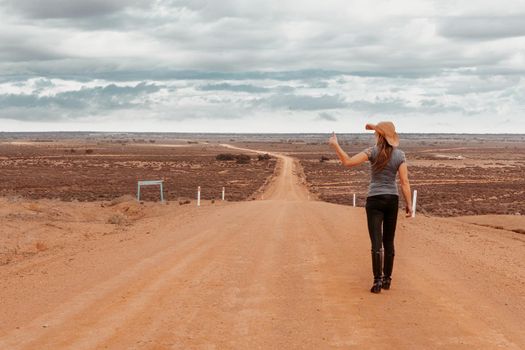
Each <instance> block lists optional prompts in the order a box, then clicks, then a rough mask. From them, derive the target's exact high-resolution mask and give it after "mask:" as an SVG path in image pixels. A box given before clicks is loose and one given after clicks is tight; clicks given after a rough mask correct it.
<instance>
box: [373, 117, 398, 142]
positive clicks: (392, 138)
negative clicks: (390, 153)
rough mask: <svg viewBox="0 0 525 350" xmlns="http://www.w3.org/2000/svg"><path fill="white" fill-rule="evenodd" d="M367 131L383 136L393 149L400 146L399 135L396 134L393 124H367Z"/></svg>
mask: <svg viewBox="0 0 525 350" xmlns="http://www.w3.org/2000/svg"><path fill="white" fill-rule="evenodd" d="M365 128H366V130H375V131H377V132H378V133H379V134H381V135H383V137H384V138H385V139H386V142H388V144H389V145H390V146H392V147H397V146H399V135H398V134H397V132H396V127H395V126H394V123H392V122H379V123H377V124H366V126H365Z"/></svg>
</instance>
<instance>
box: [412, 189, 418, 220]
mask: <svg viewBox="0 0 525 350" xmlns="http://www.w3.org/2000/svg"><path fill="white" fill-rule="evenodd" d="M416 201H417V190H414V196H413V197H412V217H413V218H415V217H416Z"/></svg>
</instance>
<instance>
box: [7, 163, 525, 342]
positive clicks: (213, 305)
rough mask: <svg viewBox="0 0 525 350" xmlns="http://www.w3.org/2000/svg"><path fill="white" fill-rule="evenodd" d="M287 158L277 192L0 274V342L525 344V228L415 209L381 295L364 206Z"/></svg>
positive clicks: (176, 213) (169, 216)
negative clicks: (307, 182)
mask: <svg viewBox="0 0 525 350" xmlns="http://www.w3.org/2000/svg"><path fill="white" fill-rule="evenodd" d="M280 159H281V160H280V164H279V169H280V172H279V174H278V176H277V177H276V178H275V179H274V181H273V182H272V184H271V185H270V187H269V188H268V190H267V191H266V192H265V193H264V200H257V201H252V202H239V203H227V204H225V205H220V206H212V205H207V206H203V207H201V208H196V207H195V208H194V209H193V210H190V211H188V210H184V211H182V210H181V209H180V208H181V207H179V206H168V207H165V206H161V205H160V204H159V205H158V206H159V213H160V214H159V215H158V216H155V217H147V218H144V219H141V220H138V221H137V222H135V223H134V224H133V226H131V227H130V228H129V229H128V231H127V232H126V238H125V239H112V237H111V236H109V238H108V239H100V240H97V241H93V242H91V245H90V246H89V249H85V250H83V251H68V250H67V249H65V250H64V251H62V252H60V254H56V255H53V256H51V257H49V256H48V257H46V258H44V257H41V258H40V257H38V256H36V257H34V259H33V260H31V261H29V262H23V263H20V264H12V265H9V264H8V265H5V266H3V267H0V281H1V287H0V297H1V298H0V308H1V310H2V313H0V349H105V348H108V349H230V348H233V349H327V348H341V349H385V348H390V349H487V350H488V349H490V350H492V349H523V348H525V333H524V332H523V328H522V327H523V320H524V319H525V293H524V292H523V290H524V289H525V263H524V262H523V256H524V252H525V236H523V235H520V234H518V233H514V232H510V231H505V230H497V229H492V228H489V227H482V226H477V225H473V224H469V223H463V222H458V221H454V220H449V219H441V218H428V217H417V218H415V219H404V218H400V221H399V228H398V232H397V240H396V243H397V245H396V253H397V256H396V264H395V265H396V266H395V269H394V276H393V283H392V289H391V290H389V291H383V292H382V293H381V294H379V295H374V294H371V293H370V292H369V291H368V289H369V287H370V284H371V281H372V278H371V267H370V257H369V255H370V253H369V252H370V247H369V239H368V233H367V230H366V223H365V213H364V210H363V209H362V208H351V207H346V206H340V205H335V204H328V203H323V202H317V201H309V200H308V198H309V195H308V193H307V191H306V190H305V187H304V186H303V185H302V183H301V182H302V180H301V179H300V178H299V177H298V176H297V174H299V173H300V171H299V170H298V169H295V164H296V163H295V162H294V161H293V160H292V159H291V158H288V157H281V158H280ZM185 209H187V208H185ZM146 231H147V232H148V233H149V234H145V232H146Z"/></svg>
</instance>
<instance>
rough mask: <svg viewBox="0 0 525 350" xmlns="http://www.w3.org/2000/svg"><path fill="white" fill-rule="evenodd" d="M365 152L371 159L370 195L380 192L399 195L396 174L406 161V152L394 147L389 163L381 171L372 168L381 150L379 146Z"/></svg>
mask: <svg viewBox="0 0 525 350" xmlns="http://www.w3.org/2000/svg"><path fill="white" fill-rule="evenodd" d="M363 152H365V153H366V155H367V156H368V160H369V161H370V172H371V179H370V186H369V187H368V197H370V196H376V195H379V194H395V195H398V196H399V191H398V190H397V183H396V175H397V170H398V169H399V166H400V165H401V164H402V163H403V162H405V161H406V158H405V152H403V151H401V150H399V149H397V148H394V150H393V151H392V156H391V157H390V160H389V161H388V164H387V165H386V167H385V168H384V169H383V170H381V171H374V169H373V168H372V163H373V162H374V160H375V159H376V157H377V154H378V152H379V150H378V148H377V146H374V147H370V148H367V149H365V150H364V151H363Z"/></svg>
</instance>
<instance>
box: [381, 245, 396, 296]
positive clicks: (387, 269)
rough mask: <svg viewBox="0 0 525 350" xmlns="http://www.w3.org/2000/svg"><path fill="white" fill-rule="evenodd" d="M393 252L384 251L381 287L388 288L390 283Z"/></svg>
mask: <svg viewBox="0 0 525 350" xmlns="http://www.w3.org/2000/svg"><path fill="white" fill-rule="evenodd" d="M394 255H395V254H394V252H391V253H390V252H389V253H385V264H384V268H383V272H384V275H383V283H382V288H383V289H390V283H391V282H392V269H393V268H394Z"/></svg>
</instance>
